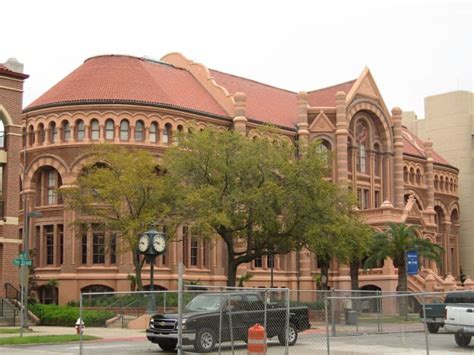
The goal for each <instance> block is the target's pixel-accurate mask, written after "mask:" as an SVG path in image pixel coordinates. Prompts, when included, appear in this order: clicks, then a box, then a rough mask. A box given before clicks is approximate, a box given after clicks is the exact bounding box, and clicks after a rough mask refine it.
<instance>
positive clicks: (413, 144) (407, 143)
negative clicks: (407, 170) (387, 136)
mask: <svg viewBox="0 0 474 355" xmlns="http://www.w3.org/2000/svg"><path fill="white" fill-rule="evenodd" d="M402 135H403V153H406V154H410V155H415V156H419V157H423V158H424V157H426V153H425V148H424V146H423V142H422V140H421V139H420V138H418V137H417V136H415V135H414V134H413V133H411V132H410V131H409V130H408V129H407V128H406V127H403V130H402ZM433 161H434V162H435V163H439V164H445V165H450V164H449V162H448V161H447V160H446V159H444V158H443V157H442V156H441V155H439V154H438V153H436V152H435V151H434V150H433Z"/></svg>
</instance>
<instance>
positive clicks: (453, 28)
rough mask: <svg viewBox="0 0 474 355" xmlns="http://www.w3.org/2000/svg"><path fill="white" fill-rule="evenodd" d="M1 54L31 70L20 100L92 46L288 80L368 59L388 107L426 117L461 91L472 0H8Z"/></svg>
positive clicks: (304, 86)
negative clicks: (178, 56)
mask: <svg viewBox="0 0 474 355" xmlns="http://www.w3.org/2000/svg"><path fill="white" fill-rule="evenodd" d="M0 14H1V16H0V26H1V27H0V28H1V30H0V33H1V36H0V62H5V61H6V60H7V58H9V57H16V58H18V59H19V60H20V61H21V62H23V63H24V64H25V72H26V73H27V74H30V78H29V79H28V80H27V83H26V86H25V96H24V103H25V106H26V105H28V104H29V103H30V102H31V101H33V100H34V99H35V98H37V97H38V96H40V95H41V94H42V93H44V92H45V91H46V90H47V89H49V88H50V87H51V86H52V85H54V84H55V83H57V82H58V81H59V80H61V79H62V78H64V77H65V76H66V75H67V74H68V73H70V72H71V71H72V70H74V69H75V68H76V67H78V66H79V65H80V64H81V63H82V62H83V61H84V60H85V59H86V58H88V57H90V56H94V55H98V54H110V53H114V54H130V55H135V56H143V55H147V56H151V57H154V58H161V57H162V56H163V55H165V54H166V53H169V52H181V53H183V54H184V55H185V56H186V57H188V58H190V59H192V60H194V61H197V62H201V63H203V64H205V65H206V66H208V67H210V68H213V69H218V70H221V71H224V72H228V73H232V74H235V75H240V76H243V77H247V78H250V79H254V80H257V81H261V82H264V83H267V84H271V85H274V86H277V87H281V88H285V89H288V90H293V91H299V90H307V91H309V90H314V89H317V88H322V87H325V86H329V85H333V84H337V83H339V82H343V81H347V80H351V79H354V78H356V77H357V76H358V75H359V74H360V72H361V71H362V70H363V68H364V67H365V66H366V65H367V66H368V67H369V68H370V70H371V71H372V74H373V75H374V77H375V80H376V82H377V84H378V86H379V89H380V91H381V92H382V95H383V97H384V99H385V102H386V104H387V106H388V107H389V108H391V107H393V106H400V107H401V108H402V109H403V110H415V111H416V112H417V114H418V116H423V99H424V97H425V96H429V95H433V94H438V93H442V92H446V91H452V90H470V91H472V83H473V6H472V3H471V1H469V0H445V1H441V0H439V1H436V0H431V1H423V0H411V1H401V0H395V1H392V0H390V1H389V0H385V1H380V0H377V1H355V0H353V1H310V0H307V1H297V0H287V1H276V0H273V1H257V0H250V1H247V0H238V1H236V0H233V1H224V0H221V1H217V0H216V1H207V0H199V1H197V0H194V1H176V0H173V1H158V0H156V1H151V0H149V1H142V0H133V1H132V0H129V1H121V0H113V1H109V0H107V1H105V0H100V1H99V0H95V1H90V0H81V1H59V0H57V1H51V0H42V1H39V0H32V1H26V0H11V1H5V2H2V4H1V6H0Z"/></svg>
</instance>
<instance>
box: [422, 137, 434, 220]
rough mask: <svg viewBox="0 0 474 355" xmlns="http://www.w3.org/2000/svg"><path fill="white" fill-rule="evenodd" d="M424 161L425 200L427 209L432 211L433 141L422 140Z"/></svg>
mask: <svg viewBox="0 0 474 355" xmlns="http://www.w3.org/2000/svg"><path fill="white" fill-rule="evenodd" d="M423 146H424V148H425V154H426V163H425V181H426V202H427V205H428V206H427V208H426V209H427V210H430V211H433V212H434V182H433V176H434V175H433V142H431V141H430V140H427V141H424V142H423Z"/></svg>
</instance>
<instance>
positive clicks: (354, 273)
mask: <svg viewBox="0 0 474 355" xmlns="http://www.w3.org/2000/svg"><path fill="white" fill-rule="evenodd" d="M349 267H350V269H351V290H352V291H354V290H359V268H360V261H359V260H353V261H351V262H350V263H349Z"/></svg>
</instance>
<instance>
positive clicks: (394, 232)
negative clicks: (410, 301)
mask: <svg viewBox="0 0 474 355" xmlns="http://www.w3.org/2000/svg"><path fill="white" fill-rule="evenodd" d="M417 231H418V227H417V226H414V225H407V224H405V223H400V224H396V223H390V224H389V228H388V229H387V230H386V231H384V232H381V233H377V234H375V236H374V239H373V243H372V246H371V254H370V256H369V257H368V258H367V261H366V262H365V265H364V268H369V267H373V266H374V265H375V264H376V263H377V262H378V261H382V260H384V259H386V258H388V257H390V258H391V259H392V260H393V264H394V266H395V267H397V268H398V285H399V291H407V279H406V257H405V253H406V252H407V251H417V252H418V256H419V257H424V258H426V259H430V260H435V261H436V262H437V263H440V262H441V255H442V253H443V252H444V249H443V248H442V247H440V246H439V245H438V244H436V243H433V242H431V241H430V240H429V239H423V238H421V237H420V236H419V235H418V234H417Z"/></svg>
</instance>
